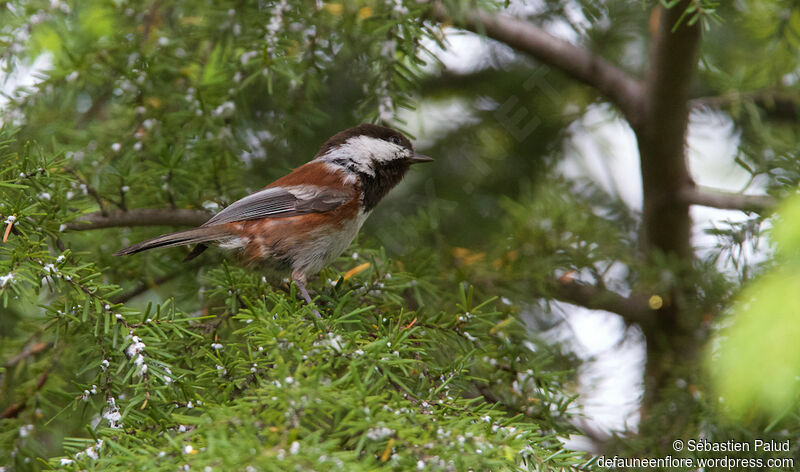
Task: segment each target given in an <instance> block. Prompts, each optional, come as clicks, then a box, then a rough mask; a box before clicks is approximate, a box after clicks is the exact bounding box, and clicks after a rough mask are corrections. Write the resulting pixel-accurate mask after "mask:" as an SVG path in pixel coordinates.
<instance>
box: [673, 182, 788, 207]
mask: <svg viewBox="0 0 800 472" xmlns="http://www.w3.org/2000/svg"><path fill="white" fill-rule="evenodd" d="M680 196H681V199H682V200H683V201H684V202H686V203H687V204H689V205H702V206H707V207H712V208H721V209H723V210H741V211H755V212H761V211H764V210H768V209H770V208H773V207H774V206H775V205H776V204H777V200H776V199H774V198H772V197H770V196H769V195H743V194H741V193H730V192H721V191H719V190H714V189H709V188H704V187H693V186H692V187H687V188H684V189H683V190H682V191H681V194H680Z"/></svg>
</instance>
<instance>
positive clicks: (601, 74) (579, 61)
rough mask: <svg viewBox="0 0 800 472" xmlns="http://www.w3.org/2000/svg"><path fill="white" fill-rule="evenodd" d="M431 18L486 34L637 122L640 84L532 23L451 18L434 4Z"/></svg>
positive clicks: (480, 14) (479, 14)
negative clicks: (585, 88) (592, 92)
mask: <svg viewBox="0 0 800 472" xmlns="http://www.w3.org/2000/svg"><path fill="white" fill-rule="evenodd" d="M433 14H434V17H435V19H436V20H438V21H440V22H443V23H454V24H455V25H457V26H460V27H462V28H465V29H467V30H469V31H473V32H476V33H483V34H486V36H488V37H490V38H492V39H494V40H497V41H500V42H502V43H505V44H507V45H509V46H511V47H512V48H514V49H516V50H518V51H521V52H524V53H526V54H529V55H531V56H533V57H534V58H536V59H537V60H539V61H541V62H542V63H544V64H547V65H549V66H551V67H555V68H556V69H558V70H560V71H561V72H563V73H565V74H567V75H569V76H571V77H573V78H575V79H576V80H578V81H580V82H582V83H584V84H586V85H589V86H591V87H594V88H596V89H597V90H598V91H599V92H600V93H602V94H603V95H605V96H606V97H608V99H609V100H611V102H612V103H614V104H615V105H616V106H617V107H618V108H619V109H620V110H621V111H622V113H623V114H624V115H625V117H626V118H627V119H628V120H629V121H630V122H631V123H634V122H637V121H638V120H639V109H640V106H639V103H640V101H641V95H642V93H641V92H642V86H641V84H640V83H639V82H638V81H637V80H636V79H634V78H633V77H631V76H630V75H628V74H627V73H625V72H624V71H623V70H621V69H619V68H618V67H616V66H615V65H613V64H611V63H610V62H608V61H606V60H605V59H603V58H602V57H599V56H597V55H596V54H594V53H592V52H591V51H588V50H586V49H584V48H581V47H579V46H576V45H574V44H572V43H570V42H568V41H564V40H563V39H559V38H557V37H555V36H553V35H551V34H549V33H547V32H545V31H544V30H542V29H541V28H539V27H537V26H535V25H534V24H532V23H529V22H527V21H524V20H521V19H518V18H514V17H511V16H508V15H502V14H500V15H497V14H492V13H488V12H485V11H482V10H472V11H469V12H467V13H466V14H464V15H463V16H462V15H459V16H458V17H453V16H451V15H450V14H449V13H448V12H447V10H446V9H445V8H444V7H443V6H442V5H441V4H438V3H437V4H435V5H434V13H433ZM461 18H463V20H461Z"/></svg>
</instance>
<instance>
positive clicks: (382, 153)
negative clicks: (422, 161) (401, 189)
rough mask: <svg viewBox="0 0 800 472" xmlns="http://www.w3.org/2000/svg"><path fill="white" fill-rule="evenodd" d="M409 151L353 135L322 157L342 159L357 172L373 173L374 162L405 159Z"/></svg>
mask: <svg viewBox="0 0 800 472" xmlns="http://www.w3.org/2000/svg"><path fill="white" fill-rule="evenodd" d="M410 153H411V151H409V150H408V149H406V148H404V147H403V146H400V145H398V144H394V143H390V142H389V141H384V140H383V139H378V138H372V137H369V136H354V137H352V138H350V139H348V140H347V141H345V142H344V143H343V144H341V145H339V146H338V147H336V148H334V149H331V150H330V151H328V152H327V153H326V154H325V155H323V156H322V159H323V160H325V161H328V162H334V161H337V160H343V161H346V162H348V163H351V164H352V165H354V166H355V168H356V170H357V171H358V172H362V173H364V174H368V175H375V170H374V166H375V164H384V163H387V162H390V161H393V160H395V159H407V158H409V157H410Z"/></svg>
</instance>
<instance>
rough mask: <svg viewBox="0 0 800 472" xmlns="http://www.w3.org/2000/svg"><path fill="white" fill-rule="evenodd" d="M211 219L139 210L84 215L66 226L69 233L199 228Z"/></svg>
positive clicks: (202, 213) (193, 212)
mask: <svg viewBox="0 0 800 472" xmlns="http://www.w3.org/2000/svg"><path fill="white" fill-rule="evenodd" d="M210 217H211V214H210V213H208V212H205V211H202V210H186V209H177V210H172V209H162V208H139V209H136V210H128V211H112V212H108V213H107V214H105V215H104V214H103V213H102V212H95V213H86V214H84V215H81V216H80V217H78V218H76V219H75V220H73V221H71V222H70V223H68V224H67V229H68V230H70V231H87V230H92V229H102V228H119V227H133V226H200V225H202V224H203V223H205V222H206V221H208V219H209V218H210Z"/></svg>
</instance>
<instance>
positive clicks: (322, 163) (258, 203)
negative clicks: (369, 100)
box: [114, 124, 433, 317]
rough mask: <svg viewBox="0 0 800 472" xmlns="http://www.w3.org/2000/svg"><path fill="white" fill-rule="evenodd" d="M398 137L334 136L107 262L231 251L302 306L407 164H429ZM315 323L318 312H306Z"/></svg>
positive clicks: (389, 133) (354, 132) (377, 133)
mask: <svg viewBox="0 0 800 472" xmlns="http://www.w3.org/2000/svg"><path fill="white" fill-rule="evenodd" d="M432 160H433V159H431V158H430V157H428V156H423V155H421V154H418V153H416V152H415V151H414V147H413V146H412V145H411V142H410V141H409V140H408V138H407V137H405V136H404V135H403V133H401V132H399V131H395V130H393V129H390V128H385V127H383V126H377V125H372V124H362V125H360V126H356V127H354V128H350V129H347V130H344V131H341V132H339V133H337V134H335V135H333V137H331V138H330V139H328V140H327V141H326V142H325V144H323V145H322V148H320V150H319V152H318V153H317V155H316V156H314V159H313V160H311V161H310V162H308V163H306V164H304V165H302V166H300V167H298V168H296V169H294V170H293V171H292V172H291V173H289V174H287V175H285V176H283V177H281V178H280V179H278V180H276V181H275V182H273V183H271V184H269V185H267V186H266V187H265V188H264V189H263V190H260V191H258V192H256V193H254V194H252V195H248V196H247V197H244V198H242V199H241V200H237V201H235V202H233V203H232V204H231V205H230V206H228V207H227V208H225V209H224V210H222V211H220V212H219V213H217V214H216V215H214V216H213V217H212V218H211V219H209V220H208V221H206V222H205V223H204V224H203V225H202V226H200V227H198V228H194V229H190V230H186V231H179V232H177V233H170V234H165V235H162V236H159V237H157V238H153V239H149V240H147V241H143V242H140V243H138V244H134V245H133V246H130V247H127V248H125V249H121V250H119V251H117V252H116V253H115V254H114V255H115V256H122V255H127V254H135V253H137V252H141V251H145V250H147V249H154V248H159V247H171V246H183V245H188V244H197V246H196V247H195V248H194V250H193V251H192V252H191V253H190V254H189V256H187V258H186V260H190V259H193V258H194V257H196V256H198V255H199V254H200V253H202V252H203V251H204V250H205V249H206V248H207V247H208V246H207V244H209V243H214V244H217V245H219V246H220V247H222V248H225V249H233V250H236V251H237V252H239V254H240V255H241V258H242V259H243V261H244V262H246V263H251V264H253V263H255V264H258V265H259V266H260V267H263V268H264V269H266V270H267V271H269V272H270V273H271V274H274V275H279V276H280V275H283V274H286V273H291V276H292V280H294V282H295V284H297V287H298V288H299V289H300V293H301V294H302V296H303V298H304V299H305V301H306V302H307V303H308V304H309V305H311V306H312V307H313V306H314V303H313V302H312V301H311V297H310V296H309V295H308V291H307V290H306V282H307V280H308V277H309V276H310V275H314V274H316V273H317V272H319V271H320V270H322V268H323V267H325V266H326V265H327V264H329V263H330V262H331V261H333V260H334V259H336V258H337V257H338V256H339V255H340V254H341V253H342V252H343V251H344V250H345V249H347V247H348V246H349V245H350V243H351V242H352V241H353V238H355V236H356V234H357V233H358V230H359V229H360V228H361V225H362V224H363V223H364V220H366V219H367V216H369V214H370V213H371V212H372V209H373V208H375V205H376V204H377V203H378V202H379V201H380V200H381V199H382V198H383V197H384V196H385V195H386V194H387V193H388V192H389V190H391V189H392V187H394V186H395V185H397V184H398V183H399V182H400V180H401V179H402V178H403V176H404V175H405V173H406V172H407V171H408V169H409V167H410V166H411V165H412V164H417V163H420V162H430V161H432ZM314 313H315V315H316V316H317V317H319V313H318V312H317V311H316V309H315V310H314Z"/></svg>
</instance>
